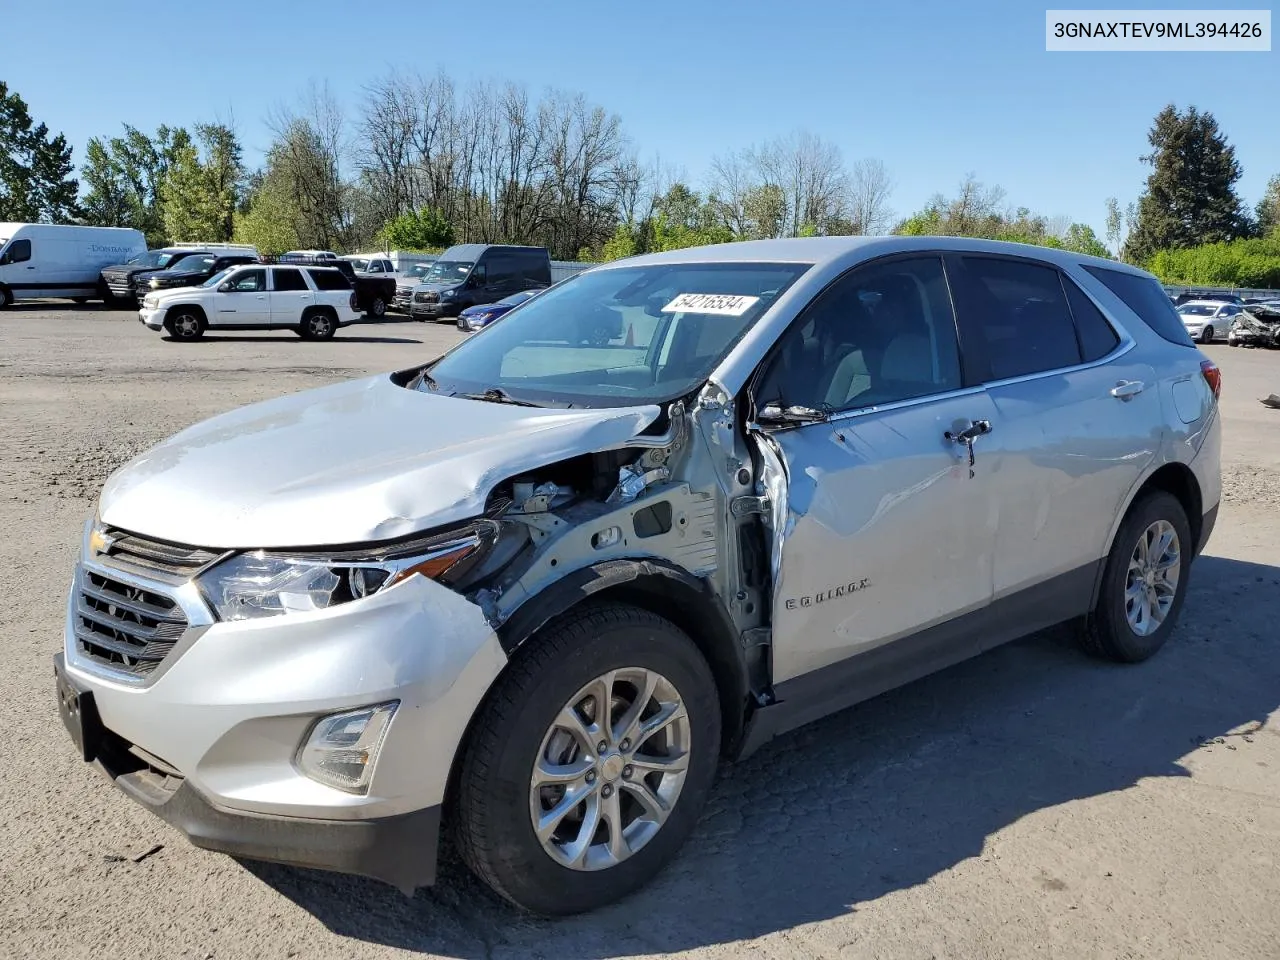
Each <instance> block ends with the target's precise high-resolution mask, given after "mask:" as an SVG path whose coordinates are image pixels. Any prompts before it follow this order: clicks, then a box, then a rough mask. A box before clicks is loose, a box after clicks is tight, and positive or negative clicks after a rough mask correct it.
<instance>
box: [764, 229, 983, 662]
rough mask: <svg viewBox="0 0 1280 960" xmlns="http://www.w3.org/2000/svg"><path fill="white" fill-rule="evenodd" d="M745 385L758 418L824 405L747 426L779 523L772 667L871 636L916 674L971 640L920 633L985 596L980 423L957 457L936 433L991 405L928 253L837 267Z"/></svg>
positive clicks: (867, 648)
mask: <svg viewBox="0 0 1280 960" xmlns="http://www.w3.org/2000/svg"><path fill="white" fill-rule="evenodd" d="M752 392H753V396H754V401H755V404H756V407H757V415H758V416H759V417H760V419H764V417H763V415H762V414H761V409H762V408H763V407H765V406H767V405H770V404H772V405H776V406H778V407H780V408H787V407H792V406H797V405H798V406H803V407H809V408H812V409H815V410H830V411H831V414H830V419H829V421H827V422H817V423H808V424H800V425H793V426H785V425H784V426H773V427H769V426H762V427H761V429H760V431H759V432H758V433H757V438H758V441H759V449H760V453H761V459H762V461H763V462H764V464H765V469H766V475H770V476H772V477H773V478H774V480H773V481H772V482H771V485H772V486H773V487H774V490H775V491H776V492H775V493H772V494H771V498H772V499H773V500H774V501H775V502H774V503H773V506H772V511H773V529H774V530H775V531H778V532H779V536H780V546H779V545H778V544H777V543H775V558H776V559H775V562H776V563H777V564H778V567H779V570H780V573H779V575H778V576H777V577H776V579H775V596H774V602H773V658H774V680H775V682H780V681H783V680H788V679H791V678H794V677H797V676H800V675H803V674H810V673H812V672H813V671H816V670H820V669H821V668H824V667H827V666H829V665H831V664H834V663H837V662H839V661H843V660H848V659H849V658H851V657H855V656H860V655H863V654H868V653H871V652H872V651H880V653H881V654H884V655H886V656H888V657H890V659H892V660H893V662H894V663H895V664H897V665H898V667H896V668H895V669H898V668H901V670H903V671H905V672H906V673H907V674H910V675H915V676H919V675H921V674H922V673H924V672H928V670H930V669H936V668H937V667H939V666H942V665H944V664H946V663H951V662H955V661H956V660H959V659H962V658H963V657H965V656H969V655H971V654H972V653H974V652H976V650H977V644H976V642H975V641H974V640H973V639H972V637H968V636H964V635H962V634H961V633H960V632H959V631H948V630H945V629H944V630H939V631H929V632H927V633H922V631H925V630H926V629H927V628H929V627H932V626H935V625H938V624H942V623H943V622H944V621H947V620H950V619H952V618H955V617H957V616H959V615H961V614H964V613H968V612H971V611H975V610H979V609H981V608H983V607H985V606H987V605H988V604H989V603H990V601H991V592H992V575H991V571H992V551H993V548H994V544H995V533H996V526H995V511H994V505H993V502H992V493H993V482H994V476H993V474H992V465H993V463H994V461H990V460H989V459H988V453H987V449H986V447H985V444H986V442H987V438H986V437H981V438H979V439H978V440H977V441H976V443H975V445H974V464H973V466H970V462H969V458H968V447H967V445H965V444H963V443H956V442H953V441H952V440H949V439H948V437H947V434H948V432H952V433H955V432H958V431H960V430H962V429H963V428H964V427H965V426H966V425H971V424H973V423H974V422H975V421H988V422H994V421H993V416H992V414H993V411H992V405H991V401H990V400H989V399H988V397H987V395H986V393H985V391H984V390H983V389H982V388H981V387H980V386H978V387H973V386H969V385H967V384H966V382H965V379H964V378H963V377H962V374H961V361H960V352H959V348H958V344H957V334H956V326H955V320H954V314H953V312H952V306H951V300H950V298H949V296H948V293H947V282H946V278H945V276H944V271H943V260H942V257H941V256H940V255H936V254H935V255H911V256H907V257H895V258H890V259H886V260H880V261H875V262H873V263H871V264H868V265H865V266H862V267H858V268H855V269H854V270H851V271H850V272H849V273H847V274H845V275H844V276H843V277H841V278H840V279H838V280H836V281H835V282H834V283H833V284H832V285H831V286H829V287H828V288H827V289H826V290H825V291H823V293H822V294H821V295H819V297H818V298H817V299H816V300H815V301H814V302H813V303H812V304H810V305H809V306H808V307H807V308H806V309H805V312H804V313H802V314H801V315H800V317H798V318H797V320H796V322H795V323H794V324H793V325H792V326H791V328H790V329H789V330H788V331H787V333H786V334H784V336H783V337H782V338H781V340H780V341H779V343H778V346H777V347H776V348H775V350H774V351H773V353H772V355H771V357H770V358H769V360H767V361H766V364H765V366H764V368H763V370H762V373H761V374H760V376H759V378H758V379H757V381H756V383H755V385H754V386H753V390H752ZM765 412H767V411H765ZM997 429H998V427H997ZM780 493H785V496H782V495H780ZM783 501H784V502H783ZM779 554H780V556H779ZM890 645H894V649H892V650H888V649H882V648H887V647H889V646H890ZM815 676H816V675H815Z"/></svg>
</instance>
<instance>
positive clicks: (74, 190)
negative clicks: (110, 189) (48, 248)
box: [0, 81, 80, 223]
mask: <svg viewBox="0 0 1280 960" xmlns="http://www.w3.org/2000/svg"><path fill="white" fill-rule="evenodd" d="M74 172H75V168H74V167H73V165H72V163H71V147H69V146H68V145H67V139H66V137H64V136H63V135H62V134H57V135H56V136H53V137H51V136H49V128H48V127H47V126H45V125H44V124H43V123H39V124H37V123H35V122H34V121H33V120H32V119H31V113H30V110H29V109H28V107H27V104H26V101H24V100H23V99H22V97H20V96H18V94H17V93H11V92H10V91H9V87H8V85H7V84H6V83H4V82H3V81H0V220H16V221H27V222H36V221H39V222H43V223H66V222H69V221H71V220H74V219H75V218H76V216H77V215H78V213H79V208H78V205H77V203H76V195H77V194H78V192H79V189H80V187H79V184H78V183H77V182H76V180H75V179H74V178H73V177H72V174H73V173H74Z"/></svg>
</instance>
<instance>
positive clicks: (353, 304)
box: [351, 293, 1216, 369]
mask: <svg viewBox="0 0 1280 960" xmlns="http://www.w3.org/2000/svg"><path fill="white" fill-rule="evenodd" d="M359 306H360V304H359V301H358V300H356V295H355V294H354V293H353V294H351V309H352V310H357V309H359ZM1215 369H1216V368H1215Z"/></svg>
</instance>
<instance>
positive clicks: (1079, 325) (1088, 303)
mask: <svg viewBox="0 0 1280 960" xmlns="http://www.w3.org/2000/svg"><path fill="white" fill-rule="evenodd" d="M1062 285H1063V286H1064V287H1066V289H1067V302H1068V303H1069V304H1071V313H1072V315H1073V316H1074V317H1075V318H1076V333H1077V334H1078V335H1079V337H1080V353H1081V359H1083V360H1084V362H1085V363H1090V362H1092V361H1094V360H1100V359H1101V358H1103V357H1105V356H1106V355H1107V354H1108V353H1110V352H1111V351H1112V350H1114V349H1115V348H1116V347H1117V346H1119V345H1120V337H1119V335H1117V333H1116V332H1115V330H1114V329H1113V328H1112V326H1111V324H1109V323H1108V322H1107V318H1106V317H1104V316H1103V315H1102V311H1101V310H1099V309H1098V308H1097V306H1095V305H1094V302H1093V301H1092V300H1090V299H1089V298H1088V297H1087V296H1086V295H1085V292H1084V291H1083V290H1081V289H1080V288H1079V287H1077V286H1076V285H1075V281H1073V280H1072V279H1071V278H1070V277H1063V278H1062Z"/></svg>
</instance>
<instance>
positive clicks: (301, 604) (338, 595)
mask: <svg viewBox="0 0 1280 960" xmlns="http://www.w3.org/2000/svg"><path fill="white" fill-rule="evenodd" d="M496 538H497V525H496V524H494V523H493V522H491V521H488V520H482V521H477V522H476V523H474V524H471V525H470V526H468V527H464V528H462V529H459V530H454V531H451V532H449V533H446V534H439V535H436V536H432V537H423V538H417V539H415V540H412V541H404V542H402V543H399V544H394V545H388V546H386V547H381V548H379V547H370V548H368V549H367V550H360V551H341V552H337V553H332V554H329V555H328V556H315V555H310V556H304V555H299V554H286V553H271V552H267V551H264V550H255V551H252V552H248V553H239V554H236V555H235V556H233V557H230V558H228V559H227V560H224V561H223V562H222V563H219V564H218V565H217V566H215V567H213V568H212V569H210V570H209V571H207V572H206V573H204V574H202V575H201V576H200V578H199V580H198V582H199V584H200V587H201V589H202V590H203V591H204V594H205V596H206V597H207V598H208V600H209V604H210V605H211V606H212V607H213V609H214V610H215V611H216V612H217V614H218V618H219V619H221V620H257V619H261V618H262V617H274V616H279V615H280V614H286V613H308V612H312V611H315V610H325V609H328V608H329V607H333V606H337V605H338V604H341V603H347V602H349V601H351V600H359V599H361V598H363V597H368V596H371V595H373V594H375V593H377V592H378V591H379V590H384V589H386V588H387V587H389V586H391V585H392V584H395V583H399V582H400V581H401V580H405V579H408V578H409V577H411V576H413V575H415V574H420V575H422V576H424V577H427V578H429V579H431V580H438V581H440V582H442V583H445V584H450V583H454V582H456V581H457V579H458V578H459V577H460V576H461V575H462V574H463V573H465V572H466V571H467V570H470V569H471V568H472V567H473V566H474V565H475V564H476V563H478V562H479V561H480V560H481V559H482V558H483V556H484V554H485V553H487V552H488V550H489V548H490V547H491V546H492V545H493V543H494V541H495V540H496Z"/></svg>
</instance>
